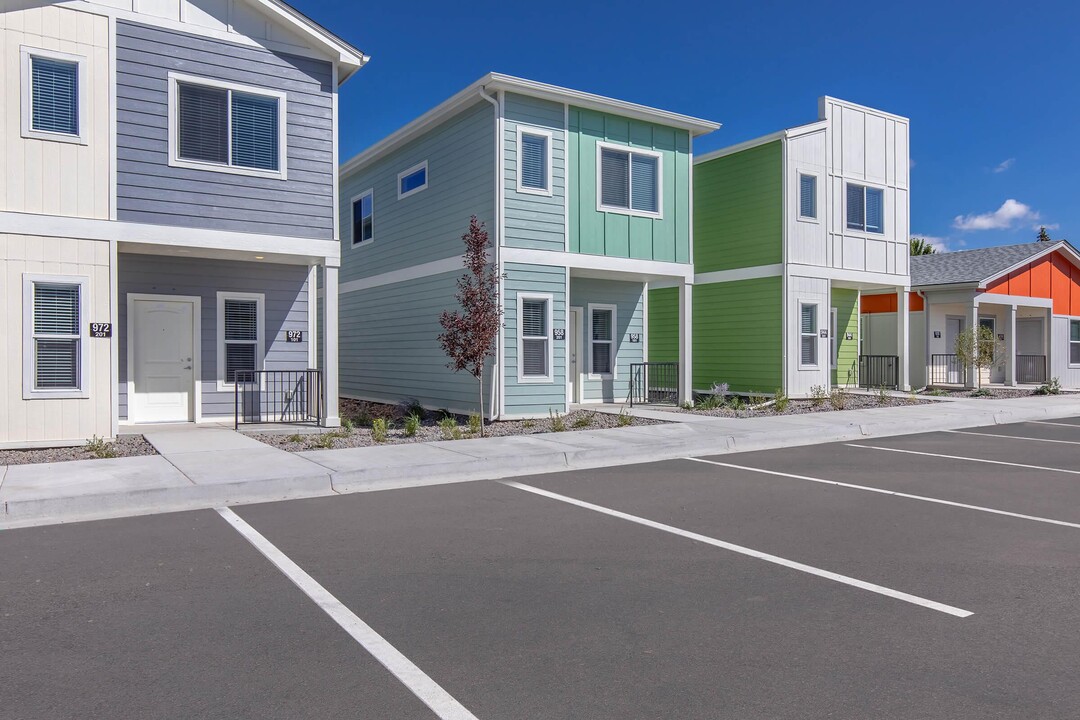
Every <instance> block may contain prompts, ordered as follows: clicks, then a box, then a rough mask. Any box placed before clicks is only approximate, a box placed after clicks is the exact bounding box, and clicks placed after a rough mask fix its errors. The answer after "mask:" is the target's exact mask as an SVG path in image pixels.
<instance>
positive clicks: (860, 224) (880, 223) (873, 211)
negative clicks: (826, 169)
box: [847, 183, 885, 233]
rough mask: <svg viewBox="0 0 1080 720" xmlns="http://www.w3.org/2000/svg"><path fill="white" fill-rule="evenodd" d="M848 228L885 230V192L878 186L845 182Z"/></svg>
mask: <svg viewBox="0 0 1080 720" xmlns="http://www.w3.org/2000/svg"><path fill="white" fill-rule="evenodd" d="M847 227H848V230H862V231H864V232H872V233H884V232H885V193H884V192H883V191H882V190H881V189H880V188H872V187H866V186H864V185H855V184H854V183H848V184H847Z"/></svg>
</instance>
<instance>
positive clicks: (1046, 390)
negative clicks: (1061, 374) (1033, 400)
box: [1035, 377, 1061, 395]
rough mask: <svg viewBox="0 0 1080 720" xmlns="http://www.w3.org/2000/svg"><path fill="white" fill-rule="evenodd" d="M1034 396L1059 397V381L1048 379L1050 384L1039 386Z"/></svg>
mask: <svg viewBox="0 0 1080 720" xmlns="http://www.w3.org/2000/svg"><path fill="white" fill-rule="evenodd" d="M1035 394H1036V395H1060V394H1061V380H1059V379H1057V378H1056V377H1055V378H1050V382H1048V383H1046V384H1045V385H1040V386H1039V389H1038V390H1036V391H1035Z"/></svg>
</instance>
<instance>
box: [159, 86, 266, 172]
mask: <svg viewBox="0 0 1080 720" xmlns="http://www.w3.org/2000/svg"><path fill="white" fill-rule="evenodd" d="M176 120H177V143H178V146H177V157H178V158H180V159H181V160H196V161H199V162H208V163H215V164H219V165H230V166H233V167H241V168H252V169H255V170H270V171H276V170H278V169H279V167H280V151H281V149H280V147H279V138H280V127H279V123H280V107H279V99H278V98H277V97H271V96H265V95H257V94H254V93H245V92H239V91H233V90H230V89H227V88H219V87H210V86H206V85H198V84H194V83H187V82H181V83H178V84H177V119H176ZM230 129H231V133H230Z"/></svg>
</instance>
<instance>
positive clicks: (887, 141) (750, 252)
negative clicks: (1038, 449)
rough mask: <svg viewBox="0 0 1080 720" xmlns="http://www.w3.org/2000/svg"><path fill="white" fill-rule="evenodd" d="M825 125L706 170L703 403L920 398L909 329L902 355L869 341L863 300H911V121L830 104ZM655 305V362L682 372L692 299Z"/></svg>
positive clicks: (782, 136) (709, 159) (663, 298)
mask: <svg viewBox="0 0 1080 720" xmlns="http://www.w3.org/2000/svg"><path fill="white" fill-rule="evenodd" d="M818 116H819V119H818V120H817V121H816V122H813V123H810V124H807V125H801V126H799V127H794V128H790V129H787V130H781V131H780V132H777V133H773V134H771V135H767V136H765V137H761V138H757V139H755V140H750V141H748V142H744V143H740V144H738V145H734V146H731V147H728V148H724V149H721V150H717V151H715V152H711V153H708V154H705V155H702V156H700V157H698V158H696V159H695V161H694V174H693V187H694V193H693V203H694V204H693V215H694V227H693V231H694V234H693V246H694V252H693V263H694V291H693V307H692V312H693V320H692V328H693V338H692V347H693V363H692V368H693V387H694V390H695V391H698V392H707V391H709V390H710V389H711V388H712V386H713V385H715V384H719V383H727V384H728V386H729V387H730V389H731V390H732V391H733V392H743V393H761V394H771V393H773V392H774V391H776V390H777V389H782V390H783V391H784V392H786V393H787V394H789V395H790V396H792V397H802V396H807V395H810V394H812V393H814V392H815V390H817V391H818V392H820V390H818V389H819V388H821V389H826V390H827V389H829V388H831V387H836V386H856V385H863V386H868V387H879V386H880V385H889V386H896V387H900V388H907V387H908V386H909V380H908V358H907V350H906V349H907V347H908V338H907V334H908V323H906V322H901V323H898V324H897V328H896V341H895V342H894V343H889V347H890V348H891V351H890V352H891V353H892V354H890V355H884V356H870V355H863V354H862V353H860V347H861V346H860V333H859V303H860V296H861V295H864V294H889V295H894V296H896V297H897V298H898V301H899V302H906V299H907V291H908V290H909V289H910V280H909V275H908V272H909V270H908V254H909V248H908V239H909V238H908V230H909V210H908V204H909V201H908V192H909V183H908V180H909V169H910V166H909V159H908V120H907V119H906V118H903V117H899V116H897V115H892V114H889V113H886V112H881V111H879V110H874V109H872V108H868V107H863V106H860V105H855V104H852V103H848V102H844V101H841V100H837V99H834V98H830V97H823V98H821V100H820V101H819V113H818ZM649 295H650V297H649V318H648V322H649V327H650V337H649V360H650V361H651V362H663V361H671V360H673V359H675V357H676V355H677V353H678V349H679V347H680V342H681V337H680V335H679V331H680V330H681V328H682V325H681V324H680V322H679V318H680V317H681V316H680V313H679V310H680V308H679V299H678V295H677V293H676V292H675V291H674V290H673V289H671V288H658V287H653V288H650V293H649ZM905 307H906V306H905Z"/></svg>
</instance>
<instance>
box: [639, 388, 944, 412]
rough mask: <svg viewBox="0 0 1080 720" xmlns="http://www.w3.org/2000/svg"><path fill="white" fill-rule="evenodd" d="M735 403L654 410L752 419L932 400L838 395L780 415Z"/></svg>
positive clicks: (798, 403)
mask: <svg viewBox="0 0 1080 720" xmlns="http://www.w3.org/2000/svg"><path fill="white" fill-rule="evenodd" d="M739 402H740V403H741V406H740V407H738V408H735V407H732V406H731V405H723V406H721V407H717V408H712V409H708V410H704V409H697V408H693V409H686V408H681V407H676V408H659V407H658V408H656V409H657V410H661V409H663V410H664V411H665V412H679V413H691V414H693V415H706V416H709V417H723V418H755V417H777V416H780V415H785V416H786V415H806V414H809V413H819V412H836V411H838V410H866V409H869V408H880V407H906V406H908V405H927V404H930V403H933V402H935V401H934V400H925V399H922V398H918V397H912V396H910V395H907V396H904V397H894V396H892V395H889V396H887V397H885V398H882V397H880V396H878V395H862V394H858V395H856V394H852V393H844V394H843V396H842V397H839V396H838V397H837V398H836V404H835V405H834V404H833V400H832V398H830V397H826V398H823V399H820V400H789V401H788V406H787V407H786V408H785V409H784V412H777V410H776V408H775V407H774V406H773V405H771V404H769V405H764V406H761V405H758V406H753V407H750V406H748V405H747V404H746V401H745V399H742V398H740V400H739ZM840 405H842V407H839V406H840Z"/></svg>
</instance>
